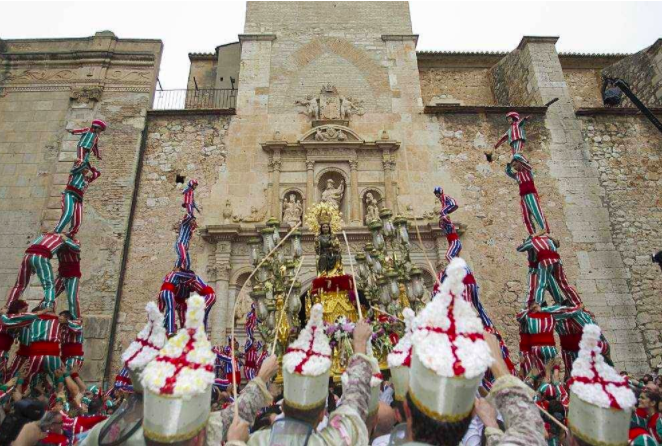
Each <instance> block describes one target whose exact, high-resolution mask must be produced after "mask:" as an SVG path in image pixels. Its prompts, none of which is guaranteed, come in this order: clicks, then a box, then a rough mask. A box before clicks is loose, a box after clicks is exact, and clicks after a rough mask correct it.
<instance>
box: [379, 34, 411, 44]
mask: <svg viewBox="0 0 662 446" xmlns="http://www.w3.org/2000/svg"><path fill="white" fill-rule="evenodd" d="M382 40H383V41H384V42H389V41H390V42H406V41H409V40H413V41H414V45H418V34H382Z"/></svg>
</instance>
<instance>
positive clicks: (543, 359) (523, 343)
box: [517, 305, 579, 373]
mask: <svg viewBox="0 0 662 446" xmlns="http://www.w3.org/2000/svg"><path fill="white" fill-rule="evenodd" d="M577 311H579V307H565V306H562V305H552V306H548V307H543V308H542V309H540V311H532V310H530V309H525V310H523V311H522V312H520V313H519V314H518V315H517V321H518V322H519V323H520V324H521V327H520V350H522V349H523V348H524V349H527V350H528V359H529V364H528V370H526V369H525V372H526V373H528V371H529V370H530V369H531V367H535V368H537V369H538V370H544V369H545V365H546V364H547V362H549V361H551V360H552V359H554V358H555V357H556V355H558V351H557V349H556V341H555V340H554V329H555V326H556V321H557V320H562V319H567V318H570V317H572V316H573V315H574V314H575V313H576V312H577Z"/></svg>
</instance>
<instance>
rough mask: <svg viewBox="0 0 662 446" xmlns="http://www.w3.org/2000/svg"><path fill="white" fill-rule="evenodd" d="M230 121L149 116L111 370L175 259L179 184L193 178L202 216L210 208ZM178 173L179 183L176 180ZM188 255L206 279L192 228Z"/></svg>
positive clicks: (202, 249)
mask: <svg viewBox="0 0 662 446" xmlns="http://www.w3.org/2000/svg"><path fill="white" fill-rule="evenodd" d="M229 123H230V117H228V116H218V115H168V116H157V115H154V116H149V118H148V122H147V139H146V145H145V151H144V154H143V170H142V172H141V181H140V185H139V187H138V197H137V202H136V213H135V218H134V220H133V226H132V228H131V246H130V249H129V255H128V259H127V264H126V276H125V280H124V288H123V292H122V301H121V307H120V311H119V315H118V320H117V323H118V330H119V331H118V333H117V337H116V340H115V345H114V347H115V348H114V351H113V366H114V367H113V370H116V369H117V368H118V367H119V357H120V354H121V352H122V351H123V349H124V348H126V347H127V346H128V344H129V343H130V342H131V341H132V340H133V338H134V337H135V334H136V332H137V331H139V330H140V329H141V328H142V326H143V325H144V324H145V311H144V307H145V304H146V303H147V302H149V301H154V300H156V298H157V295H158V293H159V290H160V287H161V283H162V280H163V277H164V276H165V275H166V274H167V273H168V272H170V271H171V270H172V268H173V265H174V263H175V260H176V256H175V251H174V244H175V239H176V237H177V233H176V232H175V230H174V229H173V228H174V225H175V224H176V223H177V222H178V221H179V220H180V219H181V217H182V216H183V215H184V214H183V213H184V211H183V209H182V206H181V204H182V189H183V186H184V184H185V183H187V182H188V181H189V180H190V179H193V178H195V179H197V180H198V182H199V186H198V188H197V189H196V193H195V198H196V201H197V202H198V204H200V205H201V206H200V207H201V208H202V210H203V215H205V213H206V212H205V211H207V209H211V208H210V207H207V206H206V205H207V203H208V202H207V200H208V198H209V194H210V188H211V186H212V185H213V184H214V182H215V180H216V178H218V176H219V175H220V174H221V172H222V171H224V170H225V158H226V156H227V151H228V150H229V148H228V147H226V144H225V137H226V134H227V129H228V126H229ZM177 176H180V177H181V178H180V180H181V181H183V183H180V184H178V183H177V182H176V181H177ZM206 207H207V209H206ZM199 220H200V219H199ZM198 232H199V231H198ZM190 254H191V260H192V267H193V269H194V270H195V271H196V272H197V273H198V275H200V276H201V277H202V278H203V279H204V280H206V281H209V277H208V274H207V263H208V262H207V258H206V253H205V243H204V241H202V240H201V239H200V237H199V236H198V235H197V233H196V234H194V236H193V239H192V240H191V246H190ZM208 283H209V284H210V285H211V286H213V285H214V284H213V282H212V283H210V282H208ZM217 305H218V304H217Z"/></svg>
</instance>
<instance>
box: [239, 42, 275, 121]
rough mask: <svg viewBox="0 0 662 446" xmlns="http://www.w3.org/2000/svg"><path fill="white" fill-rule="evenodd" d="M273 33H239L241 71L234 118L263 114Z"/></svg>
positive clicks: (265, 111)
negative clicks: (236, 116) (235, 116)
mask: <svg viewBox="0 0 662 446" xmlns="http://www.w3.org/2000/svg"><path fill="white" fill-rule="evenodd" d="M275 39H276V35H275V34H240V35H239V42H241V68H240V69H239V90H238V91H237V115H240V116H241V115H253V116H254V115H266V114H267V110H268V108H267V104H268V103H269V79H270V76H271V44H272V42H273V41H274V40H275Z"/></svg>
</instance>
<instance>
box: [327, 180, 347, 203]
mask: <svg viewBox="0 0 662 446" xmlns="http://www.w3.org/2000/svg"><path fill="white" fill-rule="evenodd" d="M344 195H345V180H341V181H340V186H338V187H336V183H334V181H333V180H332V179H331V178H329V179H328V180H326V189H324V192H322V202H323V203H330V204H332V205H334V206H335V207H336V209H340V202H341V201H342V197H343V196H344Z"/></svg>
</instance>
